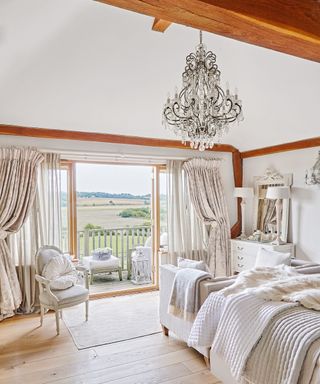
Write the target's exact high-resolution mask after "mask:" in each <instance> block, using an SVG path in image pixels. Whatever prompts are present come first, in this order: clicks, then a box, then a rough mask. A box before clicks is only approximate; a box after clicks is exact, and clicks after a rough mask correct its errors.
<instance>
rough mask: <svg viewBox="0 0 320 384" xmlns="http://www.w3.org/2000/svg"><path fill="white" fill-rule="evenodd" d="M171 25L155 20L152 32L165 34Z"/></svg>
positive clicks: (167, 22)
mask: <svg viewBox="0 0 320 384" xmlns="http://www.w3.org/2000/svg"><path fill="white" fill-rule="evenodd" d="M170 25H171V22H170V21H166V20H162V19H157V18H155V19H154V22H153V25H152V30H153V31H156V32H164V31H165V30H166V29H167V28H168V27H169V26H170Z"/></svg>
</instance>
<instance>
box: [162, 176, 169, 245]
mask: <svg viewBox="0 0 320 384" xmlns="http://www.w3.org/2000/svg"><path fill="white" fill-rule="evenodd" d="M167 232H168V208H167V173H166V172H165V171H161V172H160V247H161V248H165V247H167V246H168V236H167Z"/></svg>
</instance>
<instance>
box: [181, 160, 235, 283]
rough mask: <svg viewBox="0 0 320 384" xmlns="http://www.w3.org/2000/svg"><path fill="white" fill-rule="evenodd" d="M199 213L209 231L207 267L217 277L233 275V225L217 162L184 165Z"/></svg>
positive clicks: (194, 203) (193, 200) (198, 161)
mask: <svg viewBox="0 0 320 384" xmlns="http://www.w3.org/2000/svg"><path fill="white" fill-rule="evenodd" d="M183 169H184V170H185V172H186V174H187V176H188V186H189V191H190V196H191V200H192V203H193V206H194V208H195V211H196V213H197V215H198V217H199V218H200V219H201V221H202V222H203V223H204V224H205V225H206V226H208V228H209V240H208V255H207V264H208V265H209V269H210V271H211V272H212V273H213V274H214V275H215V276H225V275H229V274H230V273H231V260H230V245H229V240H230V222H229V216H228V210H227V204H226V200H225V195H224V191H223V187H222V182H221V176H220V170H219V166H218V163H217V161H216V160H206V159H192V160H188V161H186V162H185V163H184V165H183Z"/></svg>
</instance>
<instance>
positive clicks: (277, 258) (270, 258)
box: [255, 247, 291, 267]
mask: <svg viewBox="0 0 320 384" xmlns="http://www.w3.org/2000/svg"><path fill="white" fill-rule="evenodd" d="M290 262H291V254H290V253H283V252H277V251H273V250H269V249H266V248H263V247H261V248H260V249H259V251H258V255H257V258H256V264H255V266H256V267H275V266H277V265H280V264H285V265H290Z"/></svg>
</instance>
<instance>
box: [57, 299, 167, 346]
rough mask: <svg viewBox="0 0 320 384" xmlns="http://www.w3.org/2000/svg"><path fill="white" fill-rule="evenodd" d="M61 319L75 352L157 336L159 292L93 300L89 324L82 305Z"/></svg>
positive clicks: (65, 313)
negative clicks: (74, 346)
mask: <svg viewBox="0 0 320 384" xmlns="http://www.w3.org/2000/svg"><path fill="white" fill-rule="evenodd" d="M63 319H64V322H65V324H66V326H67V328H68V330H69V332H70V333H71V336H72V338H73V341H74V343H75V344H76V346H77V348H78V349H85V348H91V347H95V346H98V345H104V344H111V343H117V342H119V341H124V340H129V339H135V338H138V337H142V336H146V335H151V334H154V333H159V332H161V326H160V320H159V292H148V293H139V294H136V295H128V296H118V297H110V298H106V299H100V300H93V301H90V303H89V321H88V322H86V321H85V309H84V304H81V305H78V306H76V307H73V308H67V309H64V310H63Z"/></svg>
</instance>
